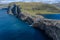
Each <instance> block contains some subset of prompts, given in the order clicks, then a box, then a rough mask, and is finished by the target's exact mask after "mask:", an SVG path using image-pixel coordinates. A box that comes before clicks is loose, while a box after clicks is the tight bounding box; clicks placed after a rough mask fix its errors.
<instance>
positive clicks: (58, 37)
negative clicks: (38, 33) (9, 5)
mask: <svg viewBox="0 0 60 40" xmlns="http://www.w3.org/2000/svg"><path fill="white" fill-rule="evenodd" d="M35 25H36V26H35ZM33 26H34V27H38V28H39V29H41V30H44V31H45V33H46V34H47V35H48V36H49V37H51V38H53V40H60V20H51V19H42V20H40V21H39V22H37V23H34V24H33Z"/></svg>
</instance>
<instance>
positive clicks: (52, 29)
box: [7, 5, 60, 40]
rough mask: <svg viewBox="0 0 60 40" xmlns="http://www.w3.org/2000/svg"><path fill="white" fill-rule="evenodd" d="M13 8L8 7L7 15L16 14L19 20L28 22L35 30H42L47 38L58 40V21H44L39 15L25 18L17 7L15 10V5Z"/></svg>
mask: <svg viewBox="0 0 60 40" xmlns="http://www.w3.org/2000/svg"><path fill="white" fill-rule="evenodd" d="M14 6H15V7H14V8H12V7H8V11H7V12H8V13H9V14H13V15H14V14H16V16H17V17H18V18H19V19H21V20H23V21H25V22H28V23H29V24H30V25H32V26H33V27H35V28H39V29H41V30H44V31H45V33H46V34H47V35H48V36H49V37H51V38H53V40H60V20H52V19H46V18H44V17H43V16H39V15H36V16H35V17H32V16H27V15H25V14H23V13H22V12H21V11H18V10H19V7H18V8H17V5H14ZM11 9H12V10H11ZM16 9H17V10H16Z"/></svg>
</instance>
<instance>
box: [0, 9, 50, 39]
mask: <svg viewBox="0 0 60 40" xmlns="http://www.w3.org/2000/svg"><path fill="white" fill-rule="evenodd" d="M0 40H49V38H48V37H47V36H46V35H45V33H43V32H42V31H40V30H37V29H34V28H33V27H31V26H29V25H28V24H27V23H25V22H23V21H21V20H19V19H18V18H16V17H15V16H13V15H9V14H7V13H6V10H0Z"/></svg>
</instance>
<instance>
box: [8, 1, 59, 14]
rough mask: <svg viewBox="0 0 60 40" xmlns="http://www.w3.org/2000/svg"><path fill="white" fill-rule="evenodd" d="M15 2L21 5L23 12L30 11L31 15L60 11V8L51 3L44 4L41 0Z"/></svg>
mask: <svg viewBox="0 0 60 40" xmlns="http://www.w3.org/2000/svg"><path fill="white" fill-rule="evenodd" d="M13 4H14V3H10V4H9V5H13ZM15 4H16V5H19V6H20V7H21V11H22V12H24V13H28V14H30V15H36V14H54V13H60V8H57V7H56V6H54V5H50V4H43V3H39V2H30V3H26V2H16V3H15ZM32 8H34V9H32Z"/></svg>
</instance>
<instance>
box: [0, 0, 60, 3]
mask: <svg viewBox="0 0 60 40" xmlns="http://www.w3.org/2000/svg"><path fill="white" fill-rule="evenodd" d="M19 1H24V2H31V1H35V2H44V3H56V2H59V1H60V0H0V3H10V2H19Z"/></svg>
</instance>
